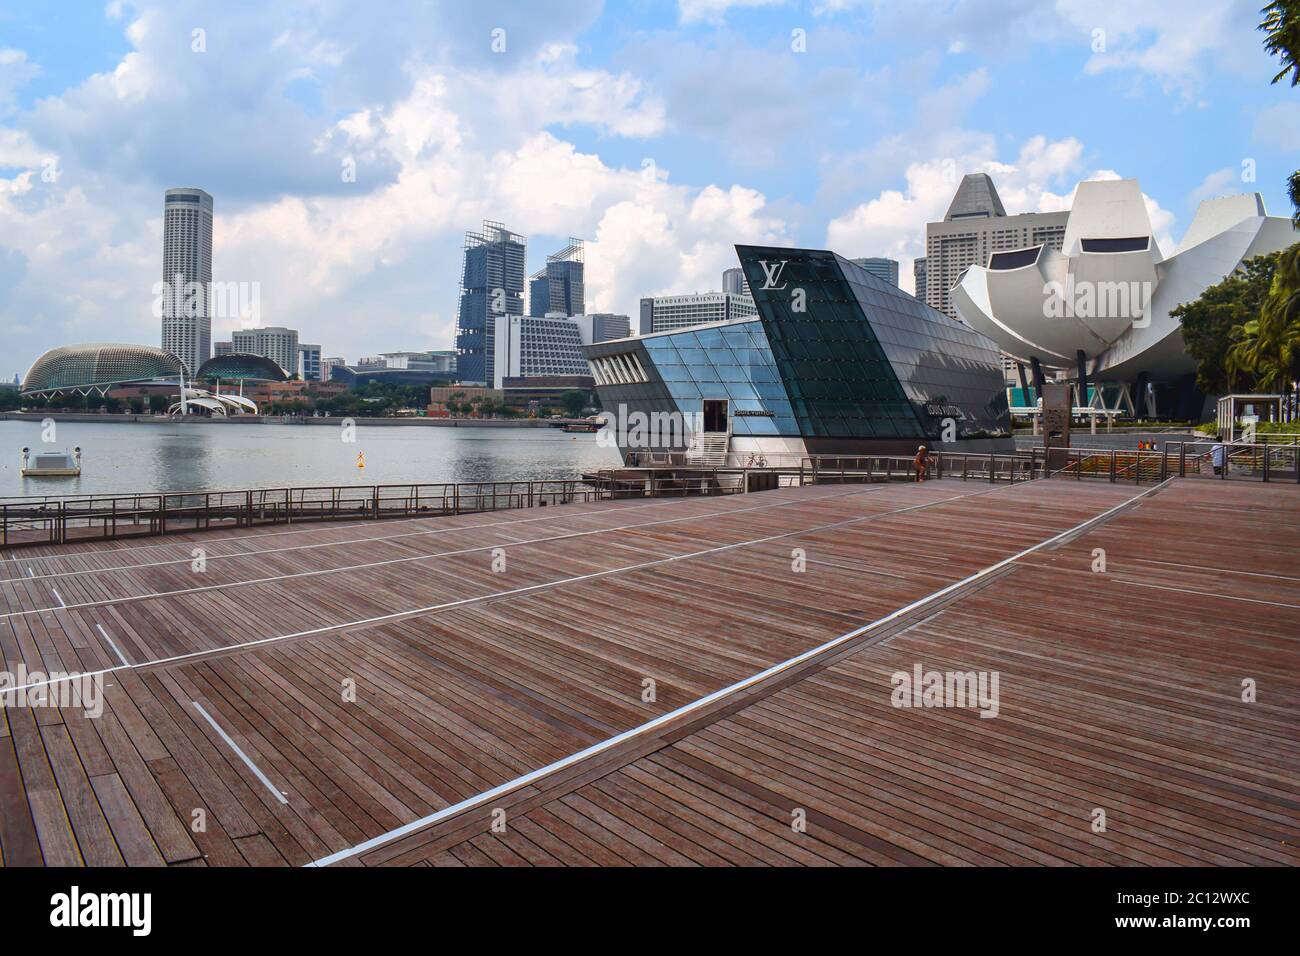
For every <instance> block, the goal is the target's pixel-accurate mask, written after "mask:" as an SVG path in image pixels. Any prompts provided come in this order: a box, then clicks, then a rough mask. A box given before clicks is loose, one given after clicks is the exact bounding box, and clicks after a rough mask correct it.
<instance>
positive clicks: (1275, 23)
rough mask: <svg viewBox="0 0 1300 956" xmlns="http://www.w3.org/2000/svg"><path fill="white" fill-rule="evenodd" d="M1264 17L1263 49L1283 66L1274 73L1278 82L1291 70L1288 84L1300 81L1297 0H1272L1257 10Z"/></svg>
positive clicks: (1299, 24) (1298, 4) (1299, 13)
mask: <svg viewBox="0 0 1300 956" xmlns="http://www.w3.org/2000/svg"><path fill="white" fill-rule="evenodd" d="M1259 12H1260V13H1262V14H1263V15H1264V19H1262V20H1261V21H1260V22H1259V28H1260V29H1261V30H1263V31H1264V34H1265V36H1264V49H1265V50H1267V51H1268V52H1269V55H1270V56H1276V57H1278V58H1279V59H1281V61H1282V69H1281V70H1280V71H1278V74H1277V75H1276V76H1275V77H1273V82H1274V83H1278V82H1281V81H1282V80H1284V79H1286V76H1287V74H1288V73H1289V74H1291V85H1292V86H1297V85H1300V0H1273V2H1272V3H1270V4H1268V5H1267V6H1266V7H1264V9H1262V10H1260V11H1259Z"/></svg>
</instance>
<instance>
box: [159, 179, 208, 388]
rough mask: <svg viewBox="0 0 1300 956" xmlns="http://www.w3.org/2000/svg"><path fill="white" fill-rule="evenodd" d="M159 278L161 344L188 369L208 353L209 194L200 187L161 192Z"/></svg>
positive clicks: (196, 366)
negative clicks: (162, 287)
mask: <svg viewBox="0 0 1300 956" xmlns="http://www.w3.org/2000/svg"><path fill="white" fill-rule="evenodd" d="M163 282H164V283H166V286H165V288H166V290H167V292H166V294H165V295H164V296H163V303H162V347H163V348H164V349H166V350H167V351H169V352H171V353H173V354H174V355H176V356H178V357H179V358H180V360H181V361H182V362H184V363H185V368H186V369H187V370H188V371H189V372H190V373H193V372H194V371H195V370H196V369H198V367H199V366H200V365H202V364H203V363H204V362H206V361H207V360H208V359H209V358H211V357H212V305H211V303H210V302H209V301H208V293H209V290H210V289H211V288H212V197H211V196H210V195H208V194H207V193H206V192H204V191H203V190H202V189H193V188H181V189H169V190H167V193H166V195H165V196H164V198H163ZM196 292H197V294H195V293H196Z"/></svg>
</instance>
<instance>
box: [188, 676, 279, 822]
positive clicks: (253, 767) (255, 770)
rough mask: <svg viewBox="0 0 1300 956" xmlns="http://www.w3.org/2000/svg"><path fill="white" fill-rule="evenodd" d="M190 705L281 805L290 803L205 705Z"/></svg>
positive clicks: (196, 702)
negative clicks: (214, 718)
mask: <svg viewBox="0 0 1300 956" xmlns="http://www.w3.org/2000/svg"><path fill="white" fill-rule="evenodd" d="M190 703H192V704H193V705H194V709H195V710H197V711H198V712H199V713H200V714H201V715H202V716H203V719H204V720H206V721H207V722H208V723H209V724H211V725H212V729H213V730H215V731H216V732H217V733H218V734H220V735H221V739H222V740H224V741H225V742H226V745H227V746H229V747H230V749H231V750H233V751H234V752H235V755H236V756H237V757H239V759H240V760H242V761H244V765H245V766H246V767H248V769H249V770H251V771H253V775H254V776H255V777H257V779H258V780H260V781H262V783H263V784H265V785H266V789H267V790H270V791H271V793H272V795H274V797H275V799H277V800H279V801H280V802H281V803H284V804H287V803H288V802H289V801H288V800H286V799H285V796H284V794H283V793H281V792H280V791H279V790H277V789H276V788H275V785H274V784H272V783H271V781H270V780H268V779H267V777H266V774H264V773H262V771H261V770H259V769H258V766H257V764H255V763H253V761H251V760H249V759H248V754H246V753H244V752H243V751H242V750H240V749H239V744H237V743H235V742H234V741H233V740H231V739H230V735H229V734H228V733H226V732H225V731H224V730H222V729H221V725H220V724H219V723H217V722H216V721H215V720H213V719H212V715H211V714H209V713H208V712H207V711H206V710H204V709H203V705H202V704H200V703H199V702H198V701H197V700H195V701H190Z"/></svg>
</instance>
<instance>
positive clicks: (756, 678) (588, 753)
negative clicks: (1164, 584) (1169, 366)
mask: <svg viewBox="0 0 1300 956" xmlns="http://www.w3.org/2000/svg"><path fill="white" fill-rule="evenodd" d="M1172 480H1173V479H1172V478H1169V479H1166V480H1165V481H1163V482H1161V483H1160V484H1158V485H1155V486H1154V487H1151V488H1148V489H1147V490H1146V491H1143V492H1141V493H1140V494H1138V495H1135V496H1134V497H1132V498H1129V499H1128V500H1127V501H1124V502H1121V503H1120V504H1118V505H1116V506H1115V507H1113V508H1111V509H1110V510H1109V511H1105V512H1103V513H1102V514H1099V515H1096V516H1095V517H1092V518H1089V519H1088V520H1087V521H1084V522H1082V523H1081V524H1078V525H1075V526H1074V527H1073V528H1070V529H1068V530H1066V531H1062V532H1061V533H1060V534H1058V535H1055V536H1053V537H1051V538H1048V539H1047V540H1045V541H1040V542H1038V544H1036V545H1033V546H1032V547H1029V548H1026V549H1025V550H1024V551H1021V552H1020V553H1019V554H1014V555H1012V556H1011V557H1009V558H1003V559H1002V560H1001V561H999V562H997V563H996V564H991V565H989V566H988V567H987V568H984V569H983V570H982V571H976V572H975V573H974V574H972V575H970V576H968V577H965V578H963V579H962V580H960V581H957V582H955V583H953V584H950V585H948V586H947V587H945V588H941V589H940V590H938V591H935V592H933V593H932V594H928V595H926V596H925V597H923V598H920V599H919V600H916V601H913V602H912V603H911V604H908V605H907V606H906V607H900V608H899V609H898V610H896V611H892V612H890V613H889V614H886V615H885V616H884V617H881V618H877V619H876V620H874V621H872V622H871V623H870V624H864V625H863V626H862V627H859V628H855V629H854V630H852V631H849V632H848V633H846V634H841V635H840V636H839V637H837V638H834V639H832V640H830V641H827V642H826V643H825V644H821V645H819V646H817V647H814V648H812V649H811V650H807V651H804V652H803V653H802V654H799V655H797V656H795V657H791V658H789V659H788V660H784V661H782V662H781V663H779V664H775V665H773V666H772V667H769V668H767V670H763V671H759V672H758V673H757V674H753V675H751V676H749V677H746V678H744V679H743V680H740V681H737V682H736V683H734V684H730V685H728V686H727V687H724V688H722V689H721V690H716V691H714V692H713V693H712V694H708V695H707V696H705V697H701V698H700V699H699V700H696V701H693V702H692V703H689V704H686V705H684V706H682V707H678V708H677V709H676V710H672V711H669V712H668V713H666V714H664V715H662V716H660V717H656V718H655V719H654V720H651V721H648V722H647V723H644V724H641V725H640V726H639V727H633V728H632V729H631V730H627V731H624V732H623V733H621V734H617V735H615V736H613V737H610V738H609V739H608V740H602V741H601V742H600V743H597V744H593V745H592V746H590V747H587V748H586V749H584V750H580V751H578V752H577V753H575V754H570V755H569V756H567V757H564V758H562V759H560V760H557V761H555V762H554V763H550V764H547V765H546V766H545V767H540V768H538V769H537V770H534V771H532V772H531V773H526V774H524V775H523V776H522V777H516V778H515V779H514V780H510V781H507V782H506V783H503V784H501V785H500V786H497V787H493V788H492V789H491V790H485V791H483V792H482V793H480V794H476V795H475V796H472V797H468V798H466V799H464V800H462V801H460V802H459V803H455V804H452V805H451V806H449V807H444V808H443V809H441V810H439V811H437V812H436V813H431V814H429V815H428V816H426V817H421V818H420V819H418V820H412V821H411V822H410V823H407V824H404V825H403V826H400V827H398V828H396V829H395V830H390V831H388V832H387V833H381V834H380V835H379V836H377V837H372V838H371V839H369V840H366V841H365V842H363V843H358V844H357V845H356V846H353V847H350V848H348V849H346V850H339V851H338V852H337V853H331V854H330V855H329V856H323V857H321V858H320V859H317V860H313V861H312V862H310V863H308V864H306V865H307V866H329V865H330V864H332V863H337V862H339V861H340V860H346V859H349V858H351V857H354V856H357V855H359V854H361V853H366V852H368V851H370V850H373V849H374V848H375V847H378V846H382V845H383V844H385V843H390V842H392V841H393V840H395V839H398V838H400V837H404V836H407V835H408V834H411V833H414V832H415V831H416V830H422V829H424V828H425V827H427V826H430V825H431V824H434V823H438V822H440V821H442V820H445V819H447V818H448V817H452V816H455V815H457V814H459V813H462V812H464V811H465V810H469V809H472V808H474V807H476V806H481V805H482V804H484V803H487V802H489V801H491V800H494V799H496V798H497V797H499V796H501V795H503V794H506V793H510V792H511V791H513V790H518V789H519V788H520V787H526V786H529V785H530V784H532V783H535V782H536V781H538V780H540V779H541V778H543V777H547V776H550V775H551V774H553V773H556V772H558V771H560V770H564V769H566V768H568V767H571V766H573V765H574V764H577V763H581V762H582V761H583V760H586V759H587V758H588V757H594V756H596V755H597V754H600V753H603V752H605V751H606V750H609V749H610V748H612V747H616V746H618V745H619V744H621V743H623V742H624V741H627V740H632V739H634V738H636V737H640V736H643V735H645V734H647V733H649V732H650V731H652V730H656V729H658V728H659V727H662V726H664V725H665V724H669V723H672V722H673V721H675V720H680V719H681V718H682V717H685V716H687V715H688V714H691V713H694V712H695V711H697V710H699V709H701V708H702V707H707V706H708V705H710V704H712V703H714V702H715V701H719V700H722V699H723V698H725V697H729V696H730V695H732V694H735V693H737V692H739V691H742V690H745V689H746V688H748V687H752V686H753V685H754V684H757V683H759V682H760V681H764V680H767V679H768V678H770V677H775V676H776V675H777V674H780V673H782V672H783V671H787V670H789V669H790V668H792V667H795V666H797V665H799V664H802V663H803V662H804V661H806V660H809V659H811V658H813V657H816V656H818V655H820V654H824V653H825V652H827V651H829V650H833V649H834V648H836V647H838V646H839V645H841V644H844V643H846V642H848V641H851V640H853V639H854V638H856V637H859V636H861V635H863V634H865V633H867V632H868V631H873V630H875V629H876V628H878V627H881V626H883V625H885V624H888V623H889V622H890V621H895V620H897V619H898V618H900V617H903V616H905V615H907V614H910V613H911V612H912V611H915V610H917V609H918V608H922V607H925V606H926V605H927V604H932V603H934V602H935V601H937V600H939V599H941V598H943V597H944V596H946V595H948V594H951V593H952V592H953V591H955V590H957V589H958V588H961V587H965V586H966V585H968V584H971V583H973V582H975V581H978V580H980V579H981V578H985V577H988V576H989V575H990V574H993V573H994V572H996V571H999V570H1001V569H1002V568H1005V567H1007V566H1008V565H1010V564H1012V563H1014V562H1015V561H1017V560H1019V559H1020V558H1023V557H1024V556H1025V555H1027V554H1032V553H1033V552H1035V551H1038V550H1039V549H1041V548H1045V547H1048V546H1049V545H1051V544H1053V543H1054V542H1056V541H1060V540H1061V539H1063V538H1066V537H1067V536H1069V535H1072V534H1076V533H1078V532H1079V531H1081V530H1082V529H1084V528H1087V527H1088V526H1089V525H1093V524H1096V523H1097V522H1098V521H1102V520H1104V519H1105V518H1108V517H1110V516H1111V515H1112V514H1114V513H1115V512H1117V511H1119V510H1120V509H1121V508H1125V507H1127V506H1128V505H1130V504H1132V503H1133V502H1134V501H1137V500H1138V499H1139V498H1144V497H1146V496H1147V495H1149V494H1152V493H1154V492H1156V491H1159V490H1160V489H1161V488H1163V487H1164V486H1165V485H1167V484H1168V483H1169V482H1170V481H1172ZM984 493H985V494H987V492H984ZM959 497H963V498H965V497H969V496H968V495H961V496H959ZM949 500H952V499H949Z"/></svg>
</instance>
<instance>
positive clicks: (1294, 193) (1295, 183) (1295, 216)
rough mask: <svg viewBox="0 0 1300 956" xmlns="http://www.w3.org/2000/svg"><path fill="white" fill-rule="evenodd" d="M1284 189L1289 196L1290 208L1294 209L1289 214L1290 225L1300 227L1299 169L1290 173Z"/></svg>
mask: <svg viewBox="0 0 1300 956" xmlns="http://www.w3.org/2000/svg"><path fill="white" fill-rule="evenodd" d="M1286 191H1287V195H1288V196H1290V198H1291V208H1292V209H1294V210H1295V212H1294V213H1292V215H1291V225H1293V226H1295V227H1296V228H1297V229H1300V169H1298V170H1296V171H1295V172H1294V173H1292V174H1291V180H1290V181H1289V182H1288V183H1287V190H1286Z"/></svg>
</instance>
